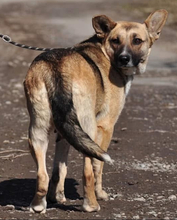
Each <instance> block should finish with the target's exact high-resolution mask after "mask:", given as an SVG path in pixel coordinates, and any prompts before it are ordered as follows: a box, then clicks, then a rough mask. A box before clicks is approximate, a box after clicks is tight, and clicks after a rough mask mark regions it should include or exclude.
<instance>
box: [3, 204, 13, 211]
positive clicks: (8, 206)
mask: <svg viewBox="0 0 177 220" xmlns="http://www.w3.org/2000/svg"><path fill="white" fill-rule="evenodd" d="M5 207H6V208H7V209H8V210H14V209H15V206H14V205H6V206H5Z"/></svg>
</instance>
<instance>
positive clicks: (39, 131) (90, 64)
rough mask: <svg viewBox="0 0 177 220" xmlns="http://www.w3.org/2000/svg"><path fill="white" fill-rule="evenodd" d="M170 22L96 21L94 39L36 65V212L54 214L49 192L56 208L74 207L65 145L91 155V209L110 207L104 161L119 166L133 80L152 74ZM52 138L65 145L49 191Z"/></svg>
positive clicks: (160, 18)
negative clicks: (158, 43) (111, 150)
mask: <svg viewBox="0 0 177 220" xmlns="http://www.w3.org/2000/svg"><path fill="white" fill-rule="evenodd" d="M167 14H168V13H167V11H166V10H163V9H161V10H158V11H155V12H153V13H152V14H150V16H149V17H148V18H147V19H146V20H145V22H144V23H142V24H141V23H136V22H123V21H120V22H114V21H112V20H111V19H110V18H108V17H107V16H105V15H100V16H96V17H94V18H93V28H94V29H95V32H96V33H95V35H94V36H92V37H91V38H89V39H87V40H85V41H83V42H81V43H80V44H78V45H76V46H74V47H72V48H66V49H54V50H52V51H50V52H45V53H42V54H40V55H39V56H38V57H37V58H36V59H35V60H34V61H33V63H32V65H31V67H30V68H29V71H28V74H27V76H26V79H25V82H24V88H25V93H26V99H27V107H28V111H29V115H30V126H29V147H30V151H31V154H32V156H33V157H34V160H35V162H36V164H37V186H36V193H35V196H34V199H33V201H32V203H31V206H30V209H31V211H34V212H41V213H42V212H45V211H46V195H47V192H48V199H49V200H50V201H53V202H61V203H63V202H65V201H66V198H65V195H64V181H65V177H66V173H67V155H68V151H69V149H68V147H65V148H64V147H63V146H62V145H60V143H59V140H61V139H62V138H65V139H66V140H67V141H68V142H69V144H71V145H72V146H73V147H74V148H76V149H77V150H79V151H81V152H82V153H83V154H84V169H83V187H84V201H83V209H84V210H85V211H88V212H92V211H98V210H100V206H99V204H98V203H97V199H105V200H107V199H108V195H107V193H106V192H105V191H104V190H103V189H102V169H103V161H104V162H108V163H112V160H111V158H110V156H109V155H108V154H107V153H106V151H107V148H108V146H109V143H110V140H111V137H112V134H113V130H114V125H115V123H116V121H117V119H118V118H119V115H120V113H121V111H122V109H123V107H124V103H125V98H126V95H127V94H128V91H129V89H130V86H131V82H132V79H133V76H134V75H135V74H139V73H143V72H144V71H145V69H146V65H147V60H148V57H149V54H150V51H151V47H152V45H153V43H154V41H155V40H157V39H158V38H159V36H160V32H161V30H162V28H163V26H164V24H165V21H166V19H167ZM52 130H56V131H57V135H58V137H57V143H56V152H55V160H54V168H53V173H52V178H51V180H50V184H49V177H48V174H47V171H46V151H47V147H48V142H49V134H50V132H51V131H52ZM48 186H49V190H48Z"/></svg>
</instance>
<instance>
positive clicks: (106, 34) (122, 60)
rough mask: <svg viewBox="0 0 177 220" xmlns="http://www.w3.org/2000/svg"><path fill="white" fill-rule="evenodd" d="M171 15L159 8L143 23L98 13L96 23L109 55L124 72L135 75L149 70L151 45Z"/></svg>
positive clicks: (97, 33)
mask: <svg viewBox="0 0 177 220" xmlns="http://www.w3.org/2000/svg"><path fill="white" fill-rule="evenodd" d="M167 15H168V12H167V11H166V10H164V9H161V10H158V11H155V12H153V13H151V14H150V15H149V17H148V18H147V19H146V20H145V22H144V23H143V24H141V23H136V22H124V21H118V22H114V21H112V20H111V19H110V18H108V17H107V16H105V15H100V16H96V17H94V18H93V20H92V23H93V28H94V29H95V32H96V35H97V37H98V38H100V39H101V42H102V51H103V52H104V54H105V56H106V57H107V58H108V59H109V60H110V61H111V63H112V64H113V65H114V66H115V67H116V68H118V69H120V70H121V72H122V73H123V74H125V75H133V74H141V73H143V72H144V71H145V69H146V65H147V60H148V56H149V54H150V51H151V47H152V45H153V43H154V41H155V40H157V39H158V38H159V36H160V33H161V30H162V28H163V26H164V24H165V22H166V19H167Z"/></svg>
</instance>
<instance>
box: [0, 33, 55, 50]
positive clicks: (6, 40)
mask: <svg viewBox="0 0 177 220" xmlns="http://www.w3.org/2000/svg"><path fill="white" fill-rule="evenodd" d="M0 38H2V40H3V41H5V42H6V43H10V44H12V45H14V46H16V47H21V48H25V49H29V50H37V51H50V50H53V49H54V48H42V47H32V46H28V45H25V44H19V43H17V42H15V41H12V40H11V38H10V37H9V36H8V35H3V34H0Z"/></svg>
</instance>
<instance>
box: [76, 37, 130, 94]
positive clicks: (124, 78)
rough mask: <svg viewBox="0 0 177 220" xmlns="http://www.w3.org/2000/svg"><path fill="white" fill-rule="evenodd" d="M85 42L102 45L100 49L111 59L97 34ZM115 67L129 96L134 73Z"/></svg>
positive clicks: (83, 42)
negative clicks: (127, 72)
mask: <svg viewBox="0 0 177 220" xmlns="http://www.w3.org/2000/svg"><path fill="white" fill-rule="evenodd" d="M85 43H93V44H95V45H98V47H100V49H101V50H102V52H103V54H104V55H105V57H106V58H107V59H108V60H109V58H108V57H107V56H106V54H105V52H104V51H103V49H102V41H101V39H100V38H98V37H97V35H96V34H95V35H93V36H92V37H90V38H88V39H86V40H84V41H82V42H81V43H80V44H85ZM80 44H79V45H80ZM109 61H110V60H109ZM113 66H114V65H113ZM114 69H115V71H116V72H118V73H119V75H120V76H121V78H122V81H123V84H124V87H125V95H126V96H127V95H128V92H129V90H130V88H131V83H132V81H133V78H134V77H133V75H125V74H124V73H122V71H121V69H117V68H116V67H115V66H114Z"/></svg>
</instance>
